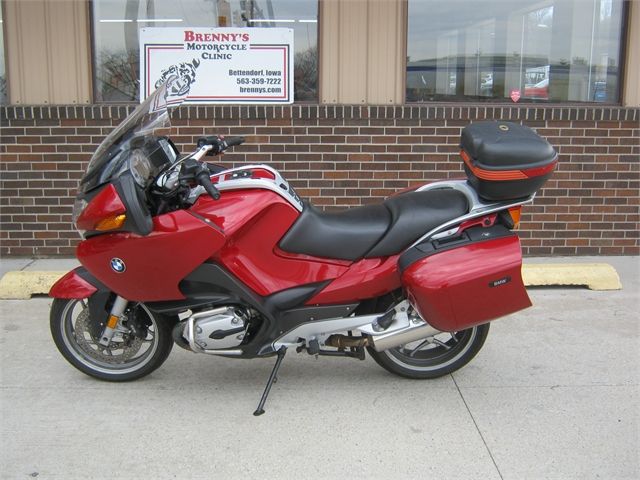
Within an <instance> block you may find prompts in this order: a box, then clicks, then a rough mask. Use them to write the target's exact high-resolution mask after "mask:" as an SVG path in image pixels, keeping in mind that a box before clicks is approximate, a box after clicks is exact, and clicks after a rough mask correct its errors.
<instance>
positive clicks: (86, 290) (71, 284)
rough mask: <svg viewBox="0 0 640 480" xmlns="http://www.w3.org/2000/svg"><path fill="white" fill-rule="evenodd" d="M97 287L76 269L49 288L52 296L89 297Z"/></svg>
mask: <svg viewBox="0 0 640 480" xmlns="http://www.w3.org/2000/svg"><path fill="white" fill-rule="evenodd" d="M96 290H97V288H96V287H94V286H93V285H91V284H90V283H89V282H87V281H86V280H85V279H84V278H82V277H81V276H80V275H78V274H77V273H76V272H75V270H71V271H70V272H69V273H67V274H65V275H64V276H63V277H62V278H60V279H59V280H58V281H57V282H56V283H54V284H53V287H51V290H49V296H50V297H52V298H78V299H80V298H88V297H90V296H91V295H93V294H94V293H95V292H96Z"/></svg>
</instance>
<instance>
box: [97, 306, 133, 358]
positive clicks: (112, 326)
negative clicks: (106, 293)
mask: <svg viewBox="0 0 640 480" xmlns="http://www.w3.org/2000/svg"><path fill="white" fill-rule="evenodd" d="M128 303H129V301H128V300H127V299H126V298H122V297H121V296H119V295H118V296H117V297H116V299H115V301H114V302H113V307H111V313H109V319H108V320H107V326H106V327H104V330H103V331H102V335H100V340H99V341H98V343H99V344H100V345H103V346H105V347H108V346H109V343H111V339H112V338H113V335H114V334H115V333H116V327H117V326H118V322H119V321H120V317H122V316H123V315H124V310H125V309H126V308H127V304H128Z"/></svg>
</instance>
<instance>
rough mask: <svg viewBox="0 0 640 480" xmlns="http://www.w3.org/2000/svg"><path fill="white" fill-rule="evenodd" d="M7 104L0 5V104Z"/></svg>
mask: <svg viewBox="0 0 640 480" xmlns="http://www.w3.org/2000/svg"><path fill="white" fill-rule="evenodd" d="M5 103H7V71H6V68H5V66H4V18H3V17H2V5H0V104H2V105H4V104H5Z"/></svg>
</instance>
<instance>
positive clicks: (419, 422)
mask: <svg viewBox="0 0 640 480" xmlns="http://www.w3.org/2000/svg"><path fill="white" fill-rule="evenodd" d="M550 261H552V262H558V261H562V262H568V263H571V262H578V263H584V262H599V263H600V262H606V263H610V264H612V265H613V266H614V267H615V268H616V270H617V271H618V274H619V275H620V278H621V280H622V285H623V289H622V290H618V291H590V290H587V289H583V288H535V289H530V290H529V294H530V296H531V299H532V301H533V303H534V306H533V307H532V308H530V309H528V310H525V311H523V312H520V313H517V314H515V315H512V316H510V317H508V318H504V319H501V320H498V321H496V322H494V323H493V325H492V328H491V332H490V334H489V337H488V339H487V343H486V344H485V346H484V348H483V350H482V351H481V352H480V353H479V355H478V356H477V357H476V358H475V359H474V360H473V361H472V362H471V363H470V364H469V365H468V366H467V367H465V368H464V369H462V370H460V371H458V372H456V373H454V374H453V375H450V376H448V377H445V378H442V379H439V380H434V381H409V380H404V379H401V378H398V377H395V376H392V375H391V374H389V373H387V372H386V371H384V370H382V369H381V368H380V367H378V366H377V365H376V364H375V363H374V362H373V361H372V360H371V359H369V358H368V359H367V360H366V361H365V362H359V361H356V360H350V359H334V358H320V359H319V360H315V359H314V358H312V357H309V356H307V355H296V354H291V355H288V356H287V358H286V359H285V361H284V364H283V367H282V369H281V371H280V375H279V381H278V383H277V384H275V385H274V388H273V389H272V392H271V396H270V398H269V402H268V403H267V413H266V414H265V415H263V416H262V417H257V418H256V417H253V416H252V415H251V413H252V411H253V409H254V408H255V405H256V404H257V401H258V400H259V397H260V394H261V392H262V388H263V387H264V383H265V382H266V380H267V377H268V375H269V372H270V370H271V367H272V364H273V359H264V360H253V361H237V360H232V359H224V358H216V357H208V356H204V355H196V354H190V353H188V352H186V351H183V350H181V349H179V348H175V349H174V351H173V352H172V354H171V356H170V357H169V359H168V361H167V362H166V363H165V364H164V365H163V366H162V367H161V368H160V369H159V370H157V371H156V372H154V373H153V374H152V375H150V376H149V377H146V378H145V379H142V380H139V381H137V382H133V383H128V384H110V383H105V382H100V381H97V380H93V379H91V378H89V377H86V376H84V375H82V374H81V373H80V372H78V371H76V370H75V369H73V368H72V367H71V366H70V365H68V364H67V363H66V361H65V360H64V359H63V358H62V357H61V356H60V354H59V353H58V352H57V350H56V348H55V346H54V344H53V342H52V340H51V338H50V334H49V331H48V309H49V306H50V300H49V299H46V298H36V299H32V300H27V301H15V300H5V301H0V316H1V319H0V350H1V366H0V412H1V417H0V422H1V443H0V477H1V478H8V479H14V478H31V477H36V476H37V478H43V479H49V478H55V479H76V478H78V479H80V478H82V479H86V478H96V479H107V478H109V479H110V478H122V479H140V478H161V479H165V478H179V479H182V478H203V479H204V478H233V479H235V478H275V477H278V478H285V479H288V478H291V479H293V478H314V479H315V478H323V479H324V478H337V477H349V478H362V479H371V478H374V479H378V478H393V479H398V478H400V479H404V478H407V479H412V480H413V479H417V478H431V479H454V478H460V479H476V478H477V479H483V480H484V479H523V478H527V479H528V478H531V479H538V478H557V479H566V478H575V479H587V478H606V479H622V478H628V479H632V478H633V479H635V478H639V477H640V464H639V455H638V452H639V451H640V440H639V436H640V430H639V428H640V427H639V420H640V418H639V417H640V410H639V408H638V405H639V404H640V398H639V397H640V394H639V393H640V392H639V371H640V356H639V351H640V350H639V346H640V342H639V338H640V335H639V326H638V325H639V324H638V314H637V312H638V307H640V294H639V292H640V259H639V258H638V257H597V258H584V257H581V258H569V259H558V258H555V257H554V258H544V259H526V262H531V263H536V262H542V263H545V262H550ZM13 262H14V260H11V261H6V260H5V259H3V260H2V262H1V264H2V270H3V272H4V269H5V268H7V269H8V270H16V269H20V268H24V269H36V270H46V269H50V270H67V269H70V268H72V264H71V262H69V261H60V260H53V261H52V260H37V261H31V260H24V261H22V260H15V262H16V263H13ZM20 262H22V263H20ZM16 265H18V268H16Z"/></svg>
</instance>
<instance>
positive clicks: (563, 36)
mask: <svg viewBox="0 0 640 480" xmlns="http://www.w3.org/2000/svg"><path fill="white" fill-rule="evenodd" d="M622 11H623V2H622V0H547V1H535V0H533V1H532V0H511V1H509V2H507V1H504V0H489V1H483V2H477V1H475V0H452V1H449V2H441V1H432V0H409V23H408V42H407V101H408V102H422V101H496V100H498V101H500V100H501V101H504V100H508V101H516V102H609V103H613V102H618V101H619V95H620V74H621V71H620V45H621V38H622V35H621V34H622V28H623V27H622V18H623V15H622Z"/></svg>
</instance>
